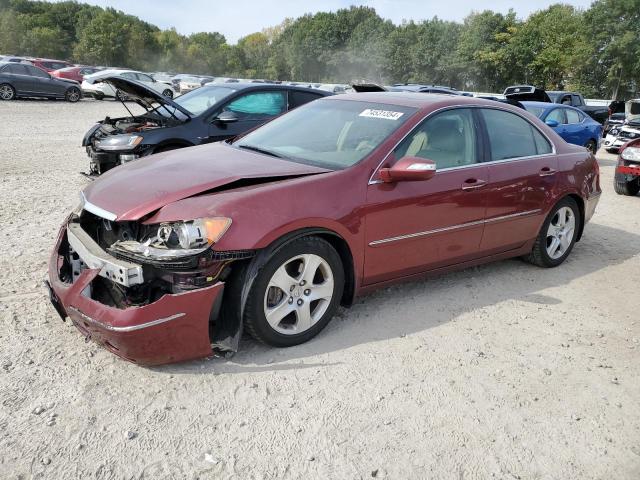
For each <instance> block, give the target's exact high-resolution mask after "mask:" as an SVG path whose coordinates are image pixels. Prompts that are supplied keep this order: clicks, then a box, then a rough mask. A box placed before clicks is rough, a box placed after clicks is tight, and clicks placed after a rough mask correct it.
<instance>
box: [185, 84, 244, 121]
mask: <svg viewBox="0 0 640 480" xmlns="http://www.w3.org/2000/svg"><path fill="white" fill-rule="evenodd" d="M234 91H235V90H234V89H233V88H227V87H207V86H205V87H202V88H198V89H197V90H193V91H191V92H189V93H185V94H184V95H181V96H179V97H176V98H175V99H174V102H175V103H177V104H178V105H180V106H181V107H182V108H185V109H186V110H188V111H189V112H191V113H192V114H194V115H200V114H201V113H202V112H204V111H205V110H207V109H208V108H209V107H212V106H213V105H215V104H216V103H218V102H219V101H220V100H222V99H223V98H225V97H227V96H229V95H231V94H232V93H233V92H234Z"/></svg>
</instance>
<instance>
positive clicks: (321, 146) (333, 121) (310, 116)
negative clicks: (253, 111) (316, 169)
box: [205, 87, 416, 169]
mask: <svg viewBox="0 0 640 480" xmlns="http://www.w3.org/2000/svg"><path fill="white" fill-rule="evenodd" d="M205 88H206V87H205ZM415 112H416V109H415V108H411V107H404V106H400V105H386V104H382V103H372V102H360V101H357V102H356V101H351V100H324V99H321V100H317V101H315V102H309V103H307V104H306V105H302V106H300V107H298V108H296V109H294V110H292V111H291V112H289V113H287V114H286V115H282V116H281V117H278V118H276V119H275V120H273V121H271V122H269V123H267V124H265V125H263V126H262V127H260V128H258V129H257V130H254V131H253V132H251V133H249V134H247V135H246V136H245V137H243V138H242V139H240V140H238V141H237V142H234V143H233V145H234V146H236V147H238V148H241V149H242V148H246V149H260V150H262V151H266V152H269V153H270V154H271V155H275V156H278V157H282V158H285V159H288V160H291V161H294V162H299V163H304V164H307V165H317V166H320V167H324V168H329V169H343V168H347V167H350V166H351V165H354V164H356V163H358V162H359V161H360V160H362V159H363V158H365V157H366V156H367V155H369V154H370V153H371V152H373V151H374V150H375V149H376V148H378V147H379V146H380V144H382V142H384V141H385V140H386V139H387V138H389V136H390V135H391V134H393V132H395V131H396V130H397V129H398V128H400V127H401V126H402V124H403V123H404V122H405V121H406V120H407V119H408V118H410V117H411V115H413V114H414V113H415ZM309 132H313V134H311V135H310V134H309Z"/></svg>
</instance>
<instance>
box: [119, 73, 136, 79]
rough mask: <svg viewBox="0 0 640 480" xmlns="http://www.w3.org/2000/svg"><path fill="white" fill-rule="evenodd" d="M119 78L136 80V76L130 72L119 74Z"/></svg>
mask: <svg viewBox="0 0 640 480" xmlns="http://www.w3.org/2000/svg"><path fill="white" fill-rule="evenodd" d="M120 76H121V77H122V78H128V79H129V80H137V77H136V74H135V73H132V72H124V73H121V74H120Z"/></svg>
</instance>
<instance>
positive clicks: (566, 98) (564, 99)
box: [560, 95, 571, 105]
mask: <svg viewBox="0 0 640 480" xmlns="http://www.w3.org/2000/svg"><path fill="white" fill-rule="evenodd" d="M560 103H561V104H563V105H571V95H565V96H564V97H562V100H561V101H560Z"/></svg>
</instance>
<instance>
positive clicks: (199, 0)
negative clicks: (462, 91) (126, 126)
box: [53, 0, 592, 43]
mask: <svg viewBox="0 0 640 480" xmlns="http://www.w3.org/2000/svg"><path fill="white" fill-rule="evenodd" d="M53 1H56V0H53ZM80 1H81V2H82V3H90V4H93V5H98V6H101V7H113V8H115V9H117V10H122V11H123V12H125V13H128V14H131V15H135V16H137V17H139V18H141V19H142V20H144V21H146V22H149V23H152V24H154V25H157V26H158V27H160V28H162V29H167V28H171V27H175V29H176V30H177V31H178V32H179V33H182V34H190V33H194V32H220V33H222V34H223V35H224V36H225V37H226V39H227V41H228V42H229V43H235V42H237V40H238V39H239V38H241V37H243V36H245V35H248V34H249V33H253V32H259V31H260V30H262V29H263V28H265V27H270V26H273V25H277V24H279V23H280V22H282V21H283V20H284V19H285V18H287V17H293V18H296V17H299V16H302V15H304V14H305V13H316V12H319V11H324V12H326V11H335V10H338V9H340V8H348V7H349V6H350V5H366V6H369V7H373V8H375V9H376V11H377V12H378V15H380V16H381V17H383V18H385V19H389V20H391V21H393V22H394V23H396V24H399V23H401V22H402V21H403V20H414V21H419V20H424V19H429V18H432V17H434V16H437V17H438V18H441V19H443V20H454V21H461V20H462V19H463V18H464V17H466V16H467V15H468V14H469V13H471V11H473V10H475V11H482V10H493V11H495V12H501V13H507V12H508V11H509V9H510V8H513V10H514V11H515V12H516V14H517V15H518V17H520V18H526V17H527V16H528V15H529V14H531V13H532V12H534V11H536V10H540V9H544V8H546V7H548V6H549V5H552V4H554V3H558V2H559V1H562V3H567V4H571V5H574V6H576V7H581V8H588V7H589V5H590V4H591V1H592V0H555V1H554V0H536V1H531V0H493V1H488V0H447V1H441V0H440V1H430V0H369V1H358V0H315V1H309V0H222V1H216V0H80Z"/></svg>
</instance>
